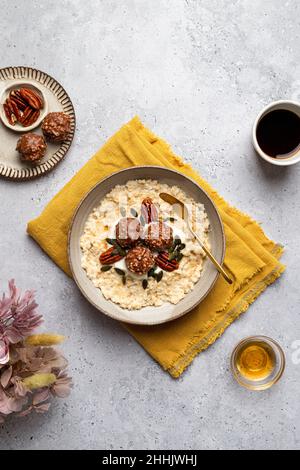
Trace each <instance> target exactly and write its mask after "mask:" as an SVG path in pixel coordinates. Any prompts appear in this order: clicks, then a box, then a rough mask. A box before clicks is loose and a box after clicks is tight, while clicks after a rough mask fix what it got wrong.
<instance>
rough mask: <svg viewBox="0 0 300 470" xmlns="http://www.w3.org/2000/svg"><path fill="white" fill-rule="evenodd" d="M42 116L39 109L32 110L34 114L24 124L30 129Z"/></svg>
mask: <svg viewBox="0 0 300 470" xmlns="http://www.w3.org/2000/svg"><path fill="white" fill-rule="evenodd" d="M39 115H40V111H39V110H38V109H36V110H35V109H32V112H31V113H30V114H29V115H28V117H27V119H25V120H24V121H23V122H22V124H23V126H24V127H29V126H31V124H33V123H34V122H35V121H36V120H37V118H38V117H39Z"/></svg>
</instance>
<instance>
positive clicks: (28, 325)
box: [0, 281, 72, 424]
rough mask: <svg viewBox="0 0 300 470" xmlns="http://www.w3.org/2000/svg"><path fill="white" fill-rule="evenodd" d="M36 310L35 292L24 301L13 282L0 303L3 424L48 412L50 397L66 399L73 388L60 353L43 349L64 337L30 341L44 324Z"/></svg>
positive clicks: (0, 411) (0, 413)
mask: <svg viewBox="0 0 300 470" xmlns="http://www.w3.org/2000/svg"><path fill="white" fill-rule="evenodd" d="M36 307H37V304H36V303H35V301H34V294H33V292H32V291H27V292H25V294H24V295H23V297H22V296H21V294H20V293H19V292H18V291H17V289H16V287H15V284H14V281H10V283H9V296H8V297H6V296H5V295H3V297H2V299H0V424H1V423H3V421H4V418H5V416H7V415H9V414H11V413H17V415H18V416H26V415H28V414H29V413H31V411H35V412H36V413H44V412H45V411H48V409H49V407H50V403H49V401H48V400H49V399H50V397H51V395H53V396H57V397H66V396H67V395H68V394H69V392H70V388H71V386H72V380H71V378H70V377H68V376H67V373H66V367H67V365H68V362H67V360H66V359H65V358H64V357H63V355H62V354H61V352H60V351H58V350H57V349H55V348H53V347H51V346H43V345H41V344H51V342H52V344H57V341H58V338H62V336H59V335H55V334H43V335H36V337H35V338H34V341H33V338H32V337H31V338H30V339H28V338H27V336H28V335H29V334H31V333H32V331H33V330H34V328H35V327H36V326H38V325H39V324H40V323H41V321H42V317H41V316H40V315H38V314H37V313H36ZM45 338H46V339H47V341H45ZM38 343H40V345H35V344H38ZM49 379H51V380H49Z"/></svg>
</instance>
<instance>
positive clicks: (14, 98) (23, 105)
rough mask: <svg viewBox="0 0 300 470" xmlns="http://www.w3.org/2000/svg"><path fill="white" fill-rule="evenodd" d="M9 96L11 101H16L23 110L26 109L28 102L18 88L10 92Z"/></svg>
mask: <svg viewBox="0 0 300 470" xmlns="http://www.w3.org/2000/svg"><path fill="white" fill-rule="evenodd" d="M9 98H10V100H11V101H14V102H15V103H16V105H17V106H18V108H19V109H20V110H21V111H24V109H25V108H26V107H27V103H26V102H25V101H24V100H23V98H22V97H21V95H20V93H19V92H18V90H12V91H11V92H10V94H9Z"/></svg>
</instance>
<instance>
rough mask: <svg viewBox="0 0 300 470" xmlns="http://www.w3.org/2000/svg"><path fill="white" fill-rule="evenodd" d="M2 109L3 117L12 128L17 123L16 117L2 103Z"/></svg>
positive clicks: (6, 105)
mask: <svg viewBox="0 0 300 470" xmlns="http://www.w3.org/2000/svg"><path fill="white" fill-rule="evenodd" d="M3 109H4V113H5V116H6V119H7V120H8V122H9V124H11V125H12V126H14V125H15V124H16V122H17V118H16V116H15V115H14V113H12V112H11V109H10V107H9V106H8V104H7V103H4V104H3Z"/></svg>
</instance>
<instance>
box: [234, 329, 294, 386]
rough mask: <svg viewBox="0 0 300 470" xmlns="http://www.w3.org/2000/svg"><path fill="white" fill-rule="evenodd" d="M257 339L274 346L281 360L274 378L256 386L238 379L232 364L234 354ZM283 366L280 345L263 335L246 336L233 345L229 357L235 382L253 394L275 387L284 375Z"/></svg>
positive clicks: (283, 361)
mask: <svg viewBox="0 0 300 470" xmlns="http://www.w3.org/2000/svg"><path fill="white" fill-rule="evenodd" d="M259 339H261V340H262V341H264V342H268V343H271V344H272V346H273V347H274V346H275V348H276V349H277V351H278V354H279V356H280V360H281V362H280V364H279V369H278V371H277V373H276V375H275V377H273V379H272V380H269V381H268V382H266V383H264V384H258V383H257V384H255V382H253V383H251V382H249V383H248V382H244V381H243V380H242V379H241V378H240V375H239V374H238V373H237V368H236V366H235V363H234V359H235V356H236V353H237V351H238V350H239V349H240V348H241V347H242V346H243V345H244V344H245V343H248V342H250V341H255V340H256V341H257V340H259ZM285 364H286V360H285V354H284V351H283V349H282V347H281V346H280V344H279V343H278V342H277V341H276V340H275V339H273V338H270V337H269V336H265V335H252V336H247V337H246V338H243V339H242V340H241V341H239V342H238V343H237V344H236V345H235V347H234V349H233V351H232V353H231V357H230V367H231V372H232V374H233V376H234V378H235V380H236V381H237V382H238V384H239V385H241V386H242V387H244V388H246V389H248V390H251V391H255V392H259V391H263V390H267V389H269V388H271V387H272V386H273V385H275V384H276V383H277V382H278V381H279V380H280V379H281V377H282V375H283V373H284V370H285Z"/></svg>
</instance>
